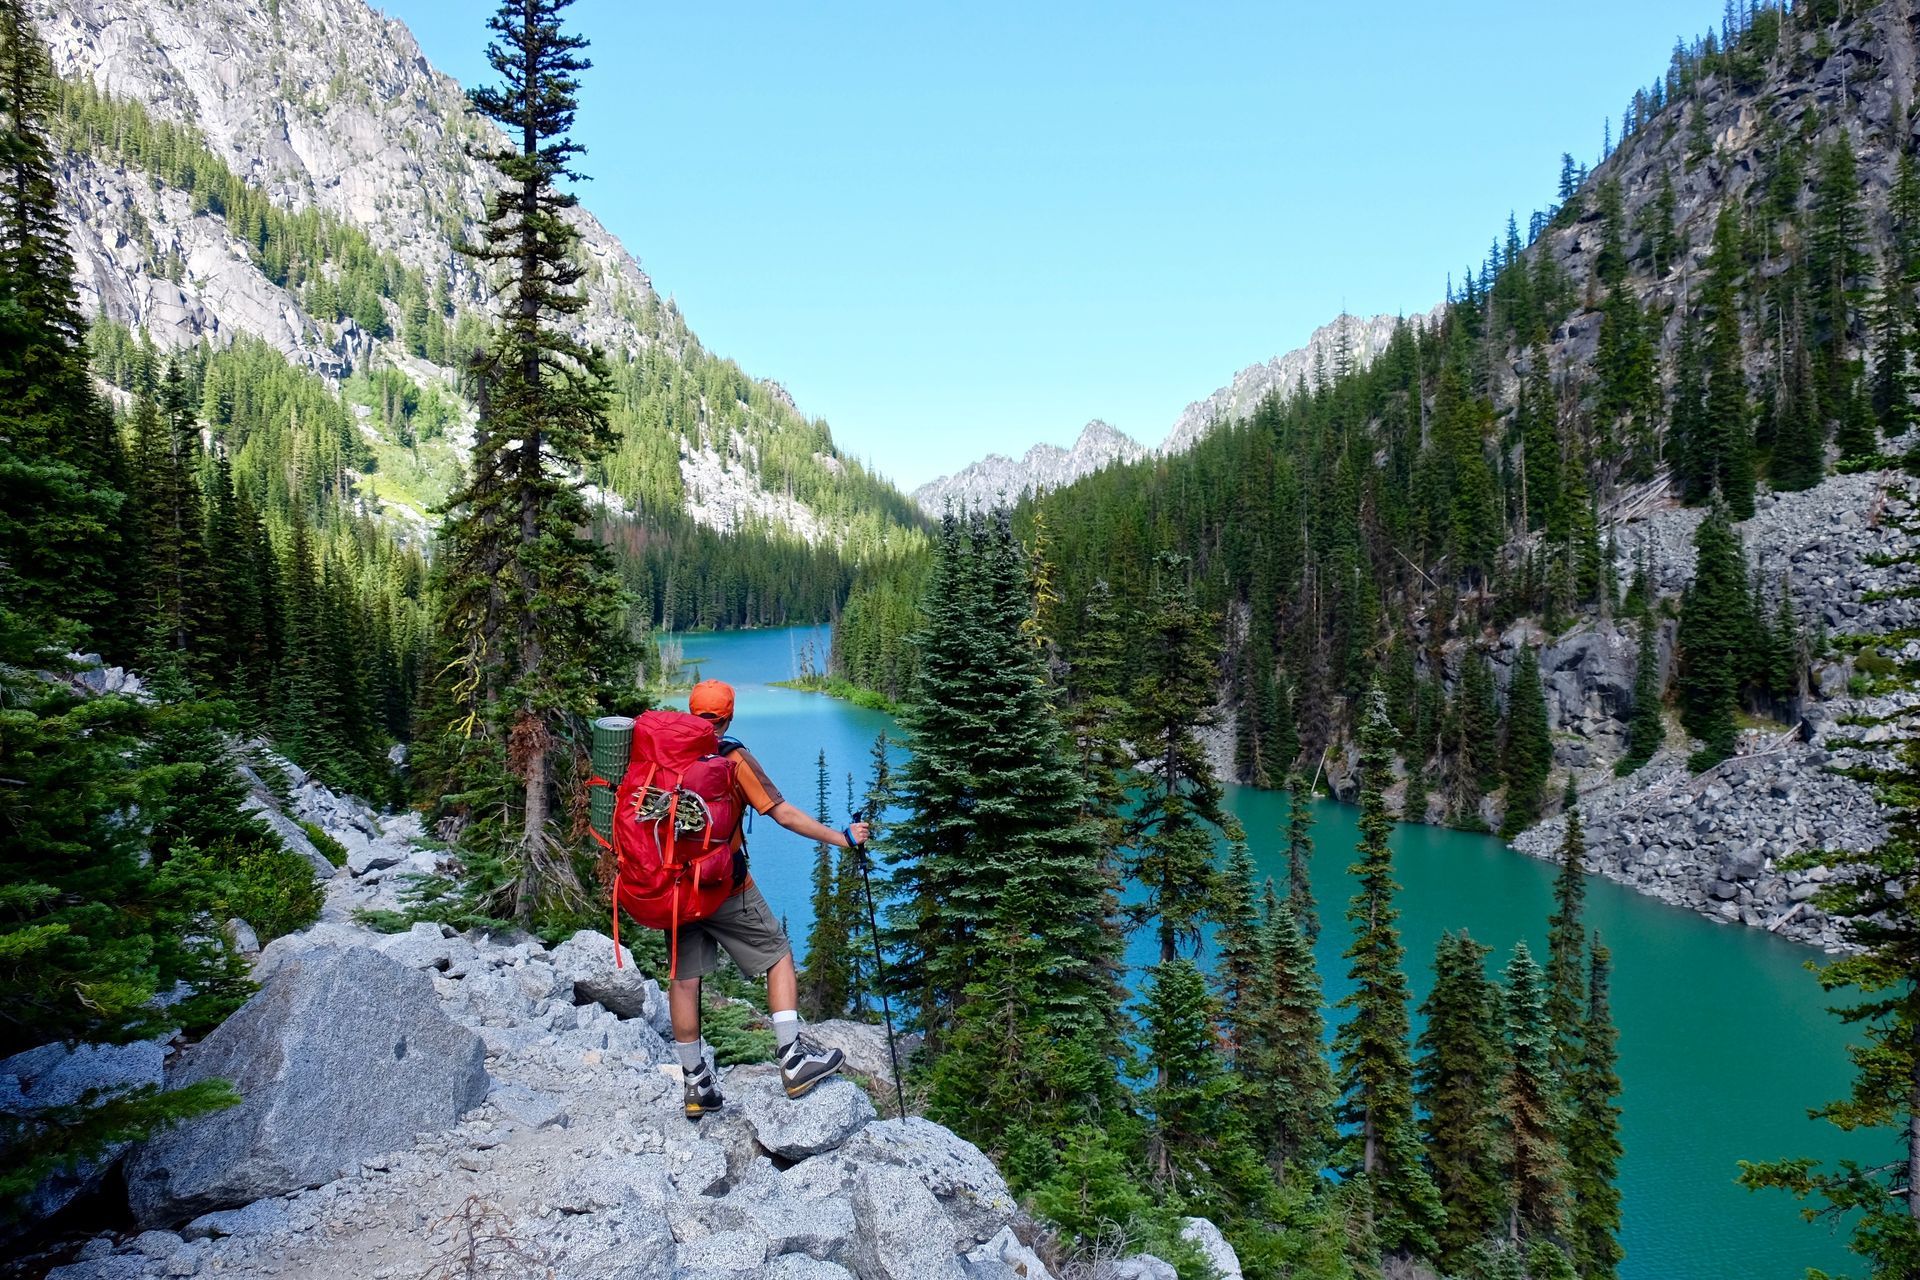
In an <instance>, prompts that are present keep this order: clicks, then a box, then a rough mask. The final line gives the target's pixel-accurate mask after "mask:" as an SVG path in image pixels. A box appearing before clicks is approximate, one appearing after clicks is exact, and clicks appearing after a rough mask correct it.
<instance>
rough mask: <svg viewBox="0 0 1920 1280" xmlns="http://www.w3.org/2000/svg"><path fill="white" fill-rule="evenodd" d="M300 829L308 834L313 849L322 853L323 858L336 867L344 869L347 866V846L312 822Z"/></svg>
mask: <svg viewBox="0 0 1920 1280" xmlns="http://www.w3.org/2000/svg"><path fill="white" fill-rule="evenodd" d="M300 829H301V830H302V831H304V832H306V833H307V839H309V840H311V841H313V847H314V848H316V849H318V850H319V851H320V856H321V857H323V858H325V859H326V860H327V861H328V862H331V863H332V864H333V865H334V866H336V867H344V866H346V865H347V846H345V845H343V844H341V843H340V842H339V841H338V840H335V839H334V838H333V837H332V836H330V835H328V834H327V833H326V832H324V831H322V830H321V829H320V828H319V827H316V826H314V825H313V824H312V823H311V822H303V823H301V824H300Z"/></svg>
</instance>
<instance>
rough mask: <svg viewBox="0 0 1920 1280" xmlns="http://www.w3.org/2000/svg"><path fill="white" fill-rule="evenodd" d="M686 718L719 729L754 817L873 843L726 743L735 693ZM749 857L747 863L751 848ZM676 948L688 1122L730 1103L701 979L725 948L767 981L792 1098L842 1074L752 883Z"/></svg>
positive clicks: (718, 689) (725, 692) (689, 929)
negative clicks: (803, 1008) (798, 802)
mask: <svg viewBox="0 0 1920 1280" xmlns="http://www.w3.org/2000/svg"><path fill="white" fill-rule="evenodd" d="M687 710H688V711H690V712H692V713H693V714H694V715H696V716H699V717H701V718H702V719H704V720H708V721H711V722H712V724H713V728H714V732H715V733H716V734H717V735H718V736H719V738H720V754H721V755H723V756H725V757H726V759H727V761H728V763H730V764H731V765H732V766H733V782H734V786H735V787H736V788H737V789H738V791H739V793H740V795H741V796H742V797H743V798H744V799H745V801H746V803H747V804H749V805H752V806H753V808H754V810H755V812H758V813H761V814H764V815H766V816H767V817H769V818H772V819H773V820H774V821H775V822H777V823H779V824H780V825H781V826H783V827H785V828H786V829H787V830H789V831H792V832H794V833H795V834H797V835H801V836H804V837H806V838H807V839H809V840H817V841H819V842H820V843H822V844H828V845H834V846H837V847H839V848H843V849H845V848H852V847H853V846H855V845H859V844H864V843H865V842H866V839H867V824H866V823H864V822H855V823H852V824H851V825H849V826H848V827H847V828H846V829H845V830H844V831H835V830H833V829H832V828H830V827H828V826H826V825H824V824H822V823H820V822H818V821H816V820H815V819H814V818H812V817H811V816H809V815H808V814H807V813H806V812H805V811H804V810H801V809H798V808H796V807H794V806H793V805H791V804H789V803H787V801H786V800H784V799H782V798H781V795H780V791H779V789H778V788H777V787H775V786H774V785H773V782H772V781H771V780H770V779H769V778H768V777H767V775H766V771H765V770H763V769H762V768H761V767H760V762H759V761H758V760H755V759H754V758H753V753H752V752H750V751H748V750H747V749H746V747H745V746H743V745H741V743H740V742H739V741H737V740H736V739H733V738H729V737H727V730H728V729H729V728H730V727H732V724H733V686H731V685H728V684H725V683H723V682H721V681H719V680H703V681H701V682H700V683H699V684H697V685H695V686H694V687H693V692H692V694H691V695H690V696H689V697H688V699H687ZM741 856H742V858H743V859H744V856H745V853H744V849H743V850H742V854H741ZM668 941H669V943H672V944H675V945H676V949H677V955H678V959H677V967H676V969H675V971H674V975H673V980H672V983H671V984H670V987H671V990H670V993H669V999H668V1003H669V1007H670V1008H671V1010H672V1013H673V1041H674V1043H673V1050H674V1053H675V1054H676V1055H677V1056H678V1057H679V1059H680V1069H681V1072H682V1073H683V1077H684V1079H685V1081H686V1108H687V1118H688V1119H694V1120H697V1119H699V1118H700V1116H701V1115H703V1114H704V1113H706V1112H708V1111H712V1110H715V1109H717V1108H718V1107H720V1106H721V1105H722V1103H723V1102H724V1099H723V1098H722V1097H721V1094H720V1087H719V1084H718V1082H717V1081H716V1080H715V1079H714V1076H713V1072H712V1070H711V1069H710V1068H709V1067H708V1066H707V1058H706V1041H705V1040H704V1039H702V1038H701V1035H700V979H701V977H702V976H703V975H705V974H709V973H712V972H713V971H714V969H715V968H716V967H717V966H718V965H719V962H720V949H721V948H722V947H724V948H726V952H727V954H728V955H729V956H731V957H732V958H733V962H734V964H736V965H737V966H739V968H740V971H741V972H742V973H744V974H746V975H747V976H748V977H750V978H757V977H759V976H760V975H761V974H765V975H766V978H767V1007H768V1008H769V1009H771V1010H772V1011H773V1035H774V1039H775V1041H776V1042H777V1043H778V1046H779V1060H780V1081H781V1083H782V1084H783V1085H785V1086H786V1090H787V1096H788V1097H789V1098H798V1097H802V1096H804V1095H805V1094H807V1093H808V1092H809V1091H811V1090H812V1089H813V1087H814V1086H815V1085H817V1084H819V1083H820V1082H821V1081H822V1080H825V1079H826V1078H827V1077H829V1076H831V1075H833V1074H834V1073H835V1072H837V1071H838V1070H839V1069H840V1064H841V1063H842V1062H843V1061H845V1057H846V1055H844V1054H842V1053H841V1052H840V1050H838V1049H832V1048H825V1047H822V1046H821V1045H820V1044H818V1043H816V1042H815V1041H814V1040H813V1038H812V1037H810V1036H807V1035H803V1034H801V1031H800V984H799V980H798V978H797V977H796V976H795V974H794V968H793V945H792V944H791V943H789V942H788V941H787V935H786V932H785V931H784V930H782V929H781V927H780V920H779V917H777V916H775V915H774V914H773V910H772V908H770V907H769V906H767V900H766V899H765V898H763V897H761V896H760V890H759V889H758V888H757V887H756V886H755V885H754V883H753V878H752V877H751V876H750V875H749V876H745V877H744V878H743V879H742V881H741V883H740V885H739V887H738V888H737V889H735V890H734V892H733V894H732V896H730V897H729V898H728V899H727V900H726V902H725V903H723V904H722V905H721V906H720V907H719V908H718V909H717V910H716V911H714V912H713V914H711V915H708V916H706V917H705V918H703V919H700V920H697V921H694V922H693V923H690V924H683V925H681V926H680V928H679V930H678V934H677V937H676V936H670V937H669V939H668Z"/></svg>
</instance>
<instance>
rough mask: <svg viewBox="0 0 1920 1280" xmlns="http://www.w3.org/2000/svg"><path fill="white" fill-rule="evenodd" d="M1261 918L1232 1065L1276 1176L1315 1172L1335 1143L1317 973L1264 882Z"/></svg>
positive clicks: (1288, 914)
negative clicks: (1250, 1005)
mask: <svg viewBox="0 0 1920 1280" xmlns="http://www.w3.org/2000/svg"><path fill="white" fill-rule="evenodd" d="M1262 916H1263V919H1262V924H1261V955H1262V958H1263V960H1264V962H1265V965H1266V969H1265V972H1264V973H1263V974H1262V975H1261V977H1260V981H1259V984H1258V990H1257V1007H1256V1008H1254V1009H1253V1010H1252V1011H1251V1012H1250V1013H1249V1015H1248V1016H1247V1017H1246V1018H1245V1022H1246V1025H1247V1030H1246V1032H1245V1035H1244V1039H1243V1041H1242V1048H1241V1052H1240V1054H1239V1055H1238V1057H1237V1059H1236V1065H1237V1067H1238V1070H1239V1073H1240V1076H1241V1079H1242V1082H1243V1083H1242V1094H1243V1110H1244V1111H1245V1112H1246V1114H1247V1115H1248V1117H1249V1120H1250V1123H1251V1127H1252V1132H1253V1137H1254V1142H1255V1144H1256V1146H1258V1147H1259V1149H1260V1150H1261V1152H1262V1153H1263V1154H1264V1155H1265V1156H1266V1158H1267V1161H1268V1164H1269V1165H1270V1166H1271V1167H1272V1168H1273V1169H1274V1171H1275V1172H1276V1173H1281V1172H1283V1171H1292V1172H1295V1173H1298V1172H1302V1171H1309V1172H1312V1171H1318V1170H1319V1168H1320V1166H1321V1164H1322V1163H1323V1162H1324V1161H1325V1159H1326V1157H1327V1155H1328V1153H1330V1152H1331V1151H1332V1149H1333V1143H1334V1137H1335V1135H1334V1128H1333V1104H1334V1091H1333V1074H1332V1072H1331V1071H1329V1070H1328V1067H1327V1059H1326V1054H1325V1038H1324V1037H1325V1034H1326V1027H1325V1024H1324V1023H1323V1022H1322V1021H1321V1017H1320V1009H1321V1003H1322V999H1323V997H1322V993H1321V986H1320V973H1319V969H1318V968H1317V967H1316V965H1315V964H1314V959H1313V948H1312V947H1311V946H1310V945H1309V944H1308V942H1307V939H1306V936H1305V935H1304V934H1303V933H1302V932H1301V931H1300V926H1299V922H1298V921H1297V920H1296V919H1295V918H1294V915H1293V908H1292V905H1291V904H1290V903H1288V902H1285V901H1283V900H1281V899H1280V898H1279V897H1278V896H1277V895H1276V894H1275V893H1274V891H1273V884H1272V882H1271V881H1269V882H1268V884H1267V887H1266V894H1265V902H1264V906H1263V911H1262Z"/></svg>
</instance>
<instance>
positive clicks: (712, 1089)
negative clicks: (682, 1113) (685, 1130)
mask: <svg viewBox="0 0 1920 1280" xmlns="http://www.w3.org/2000/svg"><path fill="white" fill-rule="evenodd" d="M682 1079H683V1080H684V1081H685V1083H686V1101H687V1119H689V1120H698V1119H699V1118H700V1117H701V1116H703V1115H705V1114H706V1113H707V1112H709V1111H718V1110H719V1109H720V1108H721V1107H723V1106H725V1105H726V1103H727V1100H726V1099H725V1098H723V1097H722V1096H721V1095H720V1084H719V1082H718V1081H717V1080H715V1079H714V1078H713V1071H712V1069H711V1068H709V1067H708V1066H707V1064H706V1063H704V1062H703V1063H701V1064H700V1069H699V1070H698V1071H695V1072H693V1073H691V1074H689V1075H685V1076H683V1077H682Z"/></svg>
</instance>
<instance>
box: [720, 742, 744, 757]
mask: <svg viewBox="0 0 1920 1280" xmlns="http://www.w3.org/2000/svg"><path fill="white" fill-rule="evenodd" d="M746 749H747V744H746V743H744V742H742V741H740V739H738V738H722V739H720V746H719V749H718V750H717V751H716V752H715V754H716V755H722V756H731V755H732V754H733V753H734V752H736V751H745V750H746Z"/></svg>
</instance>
